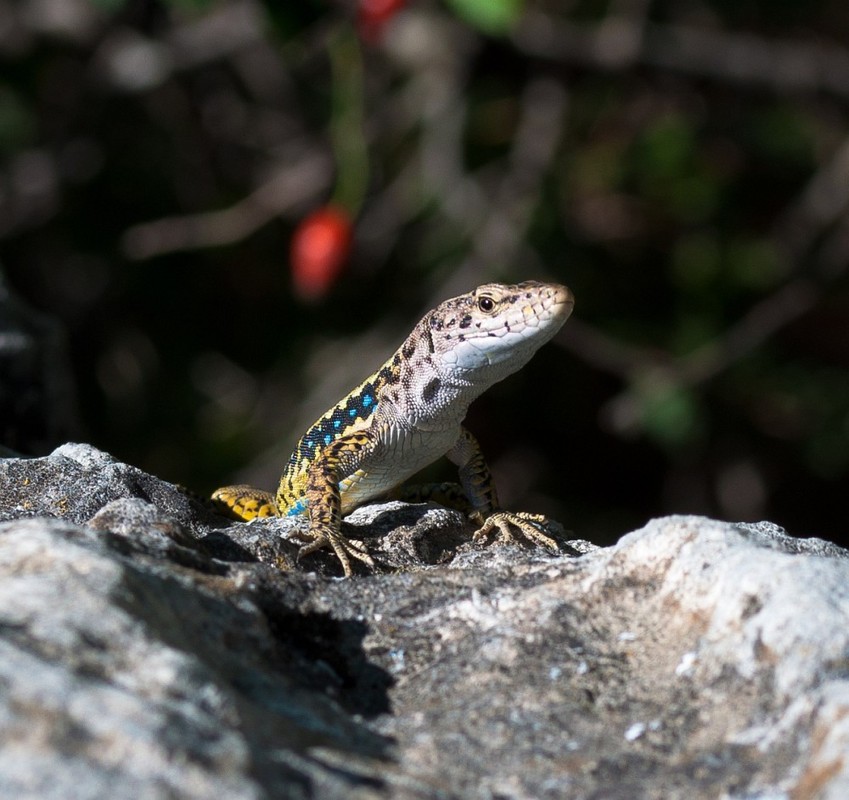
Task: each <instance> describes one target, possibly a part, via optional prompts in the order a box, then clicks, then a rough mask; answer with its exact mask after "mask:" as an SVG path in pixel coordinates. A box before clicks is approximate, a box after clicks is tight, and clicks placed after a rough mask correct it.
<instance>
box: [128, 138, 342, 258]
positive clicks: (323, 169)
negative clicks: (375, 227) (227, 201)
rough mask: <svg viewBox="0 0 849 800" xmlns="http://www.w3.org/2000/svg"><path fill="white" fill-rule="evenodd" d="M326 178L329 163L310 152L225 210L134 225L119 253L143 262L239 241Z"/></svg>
mask: <svg viewBox="0 0 849 800" xmlns="http://www.w3.org/2000/svg"><path fill="white" fill-rule="evenodd" d="M331 174H332V163H331V160H330V158H329V157H328V156H327V155H324V154H318V153H313V154H311V155H309V156H306V157H303V158H301V159H300V160H298V161H297V163H295V164H292V165H289V164H287V165H286V166H285V167H282V168H280V169H279V170H278V171H277V172H276V173H275V174H274V175H273V176H272V177H271V179H270V180H268V181H267V182H266V183H264V184H263V185H262V186H260V187H259V188H258V189H256V190H255V191H254V192H252V193H251V194H249V195H248V196H247V197H245V198H244V199H243V200H240V201H239V202H238V203H236V204H234V205H232V206H230V207H229V208H225V209H223V210H221V211H211V212H208V213H203V214H189V215H186V216H175V217H165V218H164V219H159V220H155V221H153V222H144V223H141V224H139V225H134V226H133V227H131V228H129V229H128V230H127V231H126V233H125V234H124V236H123V239H122V248H123V250H124V253H125V254H126V255H127V256H128V257H129V258H133V259H136V260H143V259H146V258H153V257H154V256H161V255H164V254H165V253H172V252H175V251H179V250H196V249H199V248H203V247H217V246H220V245H225V244H232V243H233V242H238V241H241V240H242V239H245V238H246V237H247V236H250V234H252V233H253V232H254V231H256V230H258V229H259V228H261V227H262V226H263V225H265V224H266V223H268V222H269V221H270V220H272V219H273V218H274V217H276V216H279V215H280V214H282V213H283V212H285V211H287V210H289V209H290V208H293V207H295V206H297V205H299V204H302V203H304V202H305V201H306V200H308V199H309V198H310V197H313V196H314V195H316V194H317V193H319V192H321V191H322V190H324V189H325V188H327V187H328V186H329V185H330V180H331Z"/></svg>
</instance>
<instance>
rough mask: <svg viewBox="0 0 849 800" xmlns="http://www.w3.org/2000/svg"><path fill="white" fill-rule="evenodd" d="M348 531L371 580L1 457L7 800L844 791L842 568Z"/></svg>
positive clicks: (142, 487)
mask: <svg viewBox="0 0 849 800" xmlns="http://www.w3.org/2000/svg"><path fill="white" fill-rule="evenodd" d="M347 524H348V528H347V529H346V530H347V532H348V534H349V535H352V536H354V537H355V538H361V539H363V540H364V541H366V542H367V544H368V546H369V549H370V551H371V552H372V553H374V555H375V558H376V561H377V562H378V566H379V568H378V570H377V572H376V573H375V574H372V575H366V574H364V573H363V574H361V575H358V576H357V577H355V578H352V579H347V580H344V579H338V578H336V577H333V576H334V575H338V573H339V570H338V565H337V564H336V563H335V562H334V559H333V558H332V556H330V555H325V554H322V553H319V554H315V555H312V556H309V557H308V558H305V559H304V560H303V561H300V562H299V561H297V558H296V556H297V550H298V543H297V541H295V540H294V539H293V534H294V533H295V532H296V530H297V528H296V525H295V524H293V523H292V522H291V521H288V520H285V519H284V520H271V521H264V522H260V523H253V524H250V525H242V524H233V523H230V522H228V521H226V520H223V519H221V518H218V517H217V516H216V515H214V514H212V513H210V512H209V511H208V510H206V509H205V508H204V507H203V505H202V504H200V503H197V502H196V501H194V500H192V499H191V498H190V497H188V496H187V495H186V494H185V493H184V492H181V491H179V490H178V489H177V488H176V487H174V486H171V485H169V484H167V483H165V482H163V481H160V480H158V479H156V478H154V477H152V476H150V475H146V474H144V473H143V472H141V471H139V470H137V469H135V468H133V467H130V466H128V465H125V464H121V463H120V462H117V461H115V460H114V459H113V458H111V457H110V456H108V455H106V454H104V453H101V452H99V451H97V450H95V449H94V448H91V447H88V446H85V445H65V446H63V447H61V448H59V449H58V450H56V451H55V452H54V453H53V454H52V455H51V456H49V457H46V458H41V459H14V458H10V459H0V571H2V579H0V654H2V655H0V683H1V684H2V692H0V741H2V747H0V796H2V797H15V798H19V797H20V798H24V797H32V798H106V797H109V798H166V797H168V798H171V797H189V798H193V797H198V798H206V797H216V796H217V797H228V798H243V797H244V798H254V797H255V798H279V797H295V798H297V797H321V798H337V797H338V798H343V797H344V798H377V797H399V798H407V797H409V798H455V797H456V798H467V797H468V798H548V797H550V798H622V799H623V800H625V799H626V798H627V799H629V800H631V799H633V798H740V800H742V799H743V798H764V799H765V800H766V798H770V799H772V798H787V799H788V800H803V799H805V798H828V800H842V799H843V798H846V797H849V761H848V760H849V624H847V623H849V558H847V556H849V553H847V552H846V551H844V550H841V549H840V548H838V547H836V546H834V545H832V544H829V543H827V542H823V541H819V540H814V539H798V538H794V537H791V536H788V535H787V534H786V533H785V532H783V531H782V530H781V529H779V528H777V527H776V526H773V525H770V524H769V523H759V524H757V525H746V524H736V525H735V524H730V523H724V522H716V521H712V520H708V519H703V518H695V517H672V518H665V519H659V520H653V521H652V522H650V523H649V524H648V525H646V527H645V528H643V529H641V530H639V531H635V532H633V533H630V534H628V535H626V536H624V537H623V538H622V539H621V541H620V542H619V543H618V544H617V545H615V546H614V547H610V548H604V549H599V548H593V547H592V546H591V545H589V544H588V543H587V542H583V541H580V540H574V541H571V542H565V541H564V543H563V553H562V554H559V555H552V554H550V553H547V552H545V551H542V550H538V549H534V548H531V547H524V546H520V545H517V544H510V543H501V542H494V543H492V544H490V545H489V546H486V547H483V546H476V545H472V544H471V543H470V542H469V538H470V537H469V534H470V532H471V528H469V526H468V525H467V524H466V523H465V521H464V520H463V519H462V517H461V516H460V515H458V514H456V513H455V512H451V511H447V510H445V509H440V508H437V507H433V506H416V505H412V506H411V505H405V504H402V503H384V504H376V505H372V506H369V507H367V508H364V509H361V510H359V511H358V512H356V513H355V514H353V515H351V517H349V519H348V522H347ZM590 538H591V537H590Z"/></svg>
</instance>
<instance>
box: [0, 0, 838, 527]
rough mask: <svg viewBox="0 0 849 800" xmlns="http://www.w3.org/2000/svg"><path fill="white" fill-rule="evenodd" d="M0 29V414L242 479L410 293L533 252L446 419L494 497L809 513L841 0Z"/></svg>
mask: <svg viewBox="0 0 849 800" xmlns="http://www.w3.org/2000/svg"><path fill="white" fill-rule="evenodd" d="M0 63H2V69H0V300H3V304H2V305H0V315H4V316H5V319H3V318H2V317H0V344H4V343H5V346H6V350H5V351H4V352H5V360H0V368H2V369H3V370H5V372H6V374H5V376H3V375H2V374H0V379H2V380H4V381H5V382H6V394H5V395H2V391H0V395H2V396H3V397H5V399H4V400H3V403H2V404H0V405H2V408H0V412H2V414H4V415H5V419H4V420H0V431H2V434H3V441H2V444H4V445H6V446H7V447H10V448H14V449H16V450H20V451H25V452H29V453H34V454H40V453H44V452H47V451H49V449H50V448H51V447H52V446H53V445H55V444H56V443H58V442H59V441H62V440H64V439H66V438H69V437H71V438H76V439H82V440H85V441H89V442H91V443H93V444H95V445H96V446H98V447H100V448H103V449H105V450H108V451H109V452H111V453H112V454H114V455H115V456H116V457H118V458H119V459H121V460H123V461H127V462H129V463H132V464H135V465H137V466H139V467H141V468H143V469H144V470H147V471H149V472H152V473H155V474H157V475H159V476H161V477H163V478H166V479H168V480H171V481H175V482H179V483H183V484H186V485H188V486H191V487H192V488H194V489H196V490H198V491H202V492H208V491H210V490H212V489H214V488H215V487H216V486H218V485H221V484H224V483H231V482H234V481H249V482H251V483H254V484H256V485H260V486H263V487H265V488H269V489H270V488H274V487H275V486H276V483H277V479H278V477H279V474H280V471H281V469H282V466H283V464H284V463H285V461H286V458H287V456H288V453H289V450H290V448H291V446H292V445H293V444H294V442H295V441H296V440H297V438H298V437H299V435H300V433H301V432H302V431H303V429H304V428H305V427H306V426H307V425H309V424H310V423H311V422H312V421H313V419H315V418H316V417H317V416H318V415H319V414H320V413H321V412H322V411H323V410H324V409H325V408H326V407H327V406H328V405H329V404H331V403H333V402H335V401H336V400H337V399H338V398H339V397H341V396H342V395H343V394H344V393H345V392H346V391H347V390H348V389H350V388H351V387H352V386H354V385H355V384H356V383H357V382H358V381H359V380H361V379H362V377H364V375H365V374H366V373H367V372H369V371H371V370H372V369H374V368H375V367H376V366H378V365H379V364H380V363H381V361H382V360H383V359H384V358H385V357H386V356H388V355H389V354H390V353H391V352H392V351H393V350H394V349H395V347H396V346H397V345H398V344H399V343H400V341H401V340H402V339H403V338H404V337H405V336H406V334H407V333H408V332H409V330H410V329H411V327H412V326H413V324H414V323H415V322H416V321H417V320H418V319H419V317H420V316H421V315H422V314H423V313H424V312H425V311H426V310H427V309H428V308H430V307H431V306H432V305H434V304H435V303H436V302H438V301H439V300H442V299H444V298H446V297H449V296H451V295H453V294H457V293H460V292H463V291H466V290H468V289H470V288H472V287H474V286H475V285H477V284H479V283H483V282H487V281H493V280H502V281H511V282H512V281H518V280H523V279H528V278H537V279H549V280H556V281H560V282H563V283H566V284H568V285H569V286H570V287H571V288H572V289H573V291H574V293H575V295H576V298H577V302H576V308H575V313H574V315H573V318H572V319H571V320H570V321H569V322H568V323H567V324H566V326H565V327H564V329H563V330H562V332H561V334H560V335H559V336H558V338H557V339H556V340H555V342H554V343H552V344H550V345H548V346H547V347H546V348H544V349H543V350H542V351H541V352H540V353H539V354H538V355H537V356H536V357H535V359H534V360H533V361H532V362H531V363H530V364H529V365H528V366H527V367H526V368H525V369H523V370H522V371H521V372H520V373H518V374H516V375H515V376H513V377H511V378H510V379H508V380H507V381H505V382H504V383H502V384H499V385H498V386H497V387H495V388H494V389H493V390H491V391H490V392H488V393H487V394H486V395H484V396H483V397H482V398H481V399H480V400H479V401H478V402H477V403H476V404H475V406H474V407H473V408H472V411H471V413H470V415H469V418H468V421H467V422H468V425H469V427H470V428H471V429H472V431H473V432H474V433H475V434H476V435H477V436H478V438H479V439H480V441H481V442H482V444H483V447H484V451H485V452H486V453H487V454H488V457H489V459H490V461H491V462H492V466H493V471H494V473H495V475H496V480H497V482H498V486H499V489H500V493H501V496H502V497H501V499H502V502H503V504H504V505H505V506H506V507H509V508H513V509H516V510H531V511H544V512H547V513H549V514H552V515H553V516H554V517H556V518H557V519H559V520H561V521H562V522H563V523H564V525H565V526H566V527H567V528H569V529H571V530H572V531H573V532H574V533H575V535H577V536H580V537H582V538H588V539H591V540H593V541H595V542H597V543H600V544H603V543H606V542H609V541H612V540H615V539H616V538H617V537H618V536H619V535H621V534H622V533H624V532H625V531H627V530H630V529H631V528H634V527H637V526H640V525H642V524H643V523H644V522H645V521H646V520H647V519H648V518H649V517H651V516H656V515H660V514H666V513H672V512H676V513H683V512H687V513H690V512H693V513H701V514H709V515H713V516H716V517H720V518H725V519H732V520H758V519H770V520H772V521H774V522H777V523H779V524H781V525H784V526H785V527H787V528H788V529H789V530H790V532H792V533H794V534H796V535H801V536H808V535H818V536H823V537H826V538H830V539H832V540H835V541H842V539H843V537H844V534H845V533H846V531H847V525H846V521H845V518H846V510H845V506H844V502H845V501H846V497H847V494H849V374H848V373H847V367H849V326H847V314H849V277H847V267H849V5H847V4H846V2H845V0H806V2H799V1H798V0H734V2H730V0H683V2H680V1H679V2H670V0H406V2H404V0H350V2H331V1H330V0H298V2H278V1H277V0H265V1H263V0H172V1H171V2H165V0H161V2H153V1H152V0H0ZM51 320H52V321H51ZM54 323H58V327H57V326H56V324H54ZM21 329H25V330H28V331H30V332H34V333H32V336H33V337H36V339H38V340H39V341H42V342H44V345H43V350H44V352H47V353H48V354H52V356H49V358H54V359H55V360H56V362H57V363H58V362H59V361H61V354H62V353H67V354H68V356H69V358H70V364H71V376H70V378H68V377H67V376H65V377H64V378H62V379H61V380H59V381H58V384H61V385H60V386H59V387H58V388H57V385H58V384H57V381H56V380H55V379H54V378H53V377H50V376H47V377H44V378H43V380H44V382H45V384H47V388H44V387H42V389H43V391H41V390H39V391H32V392H22V391H20V390H19V389H17V388H13V387H16V386H21V385H23V384H21V383H20V380H21V370H22V369H23V371H24V372H26V369H25V368H22V367H21V362H20V361H17V362H16V361H14V359H13V358H12V357H11V356H10V353H13V351H14V346H13V345H14V342H15V341H18V340H16V339H14V337H13V336H12V334H13V332H14V331H15V330H18V331H19V332H20V330H21ZM38 337H40V338H38ZM0 349H2V348H0ZM57 354H59V355H58V356H57ZM39 358H41V356H39ZM48 360H49V359H48ZM36 362H37V363H38V364H41V363H42V362H40V361H38V359H37V358H36V359H35V360H33V359H30V362H29V367H33V364H36ZM25 366H26V365H25ZM39 368H40V367H39ZM13 373H14V374H13ZM16 381H17V382H18V383H16ZM51 381H52V384H51ZM51 386H52V388H51ZM71 387H73V388H72V389H71ZM0 389H2V387H1V386H0ZM45 398H46V399H45ZM39 403H40V404H41V405H40V406H39ZM44 414H46V415H47V416H48V417H49V421H48V422H45V421H44V418H43V415H44ZM451 476H452V468H451V467H450V466H448V465H445V464H443V465H437V466H435V467H434V468H433V469H432V470H431V474H430V475H429V476H428V477H429V478H432V479H450V478H451Z"/></svg>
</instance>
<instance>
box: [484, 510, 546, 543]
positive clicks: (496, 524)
mask: <svg viewBox="0 0 849 800" xmlns="http://www.w3.org/2000/svg"><path fill="white" fill-rule="evenodd" d="M547 524H548V519H547V518H546V517H545V515H544V514H530V513H528V512H527V511H496V512H495V513H494V514H490V516H489V517H487V518H486V520H484V523H483V525H481V527H480V528H478V530H476V531H475V533H474V535H473V536H472V541H474V542H475V543H477V544H480V543H481V542H484V541H485V540H486V538H487V537H488V536H489V534H490V533H492V532H493V531H495V532H496V533H497V534H498V536H500V537H501V538H502V539H505V540H507V541H515V540H516V534H515V533H514V532H513V529H518V530H519V531H520V532H521V534H522V535H523V536H524V537H525V538H526V539H529V540H530V541H532V542H533V543H534V544H538V545H541V546H542V547H545V548H546V549H548V550H553V551H555V552H556V551H557V550H559V549H560V548H559V546H558V544H557V542H556V541H555V540H554V539H552V538H551V537H550V536H546V535H545V534H544V533H543V532H542V530H540V528H541V527H544V526H545V525H547Z"/></svg>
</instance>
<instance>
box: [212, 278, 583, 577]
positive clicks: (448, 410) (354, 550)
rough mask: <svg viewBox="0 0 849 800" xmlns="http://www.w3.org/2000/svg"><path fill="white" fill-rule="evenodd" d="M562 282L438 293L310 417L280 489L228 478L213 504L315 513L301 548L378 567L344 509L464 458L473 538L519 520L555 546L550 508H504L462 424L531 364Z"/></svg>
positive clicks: (559, 304)
mask: <svg viewBox="0 0 849 800" xmlns="http://www.w3.org/2000/svg"><path fill="white" fill-rule="evenodd" d="M573 305H574V299H573V297H572V293H571V292H570V291H569V289H567V288H566V287H565V286H561V285H559V284H546V283H537V282H536V281H526V282H524V283H519V284H517V285H514V286H507V285H504V284H498V283H488V284H485V285H483V286H479V287H478V288H477V289H475V290H474V291H472V292H469V293H467V294H463V295H460V296H459V297H454V298H451V299H450V300H446V301H445V302H443V303H440V304H439V305H438V306H437V307H436V308H435V309H433V311H430V312H429V313H428V314H426V315H425V317H424V318H423V319H422V320H421V321H420V322H419V323H418V325H416V327H415V328H413V331H412V333H410V335H409V336H408V337H407V339H406V341H404V343H403V344H402V345H401V347H399V348H398V350H397V351H396V352H395V353H394V355H393V356H392V357H391V358H390V359H389V360H388V361H386V363H385V364H383V366H382V367H380V369H378V370H377V371H376V372H374V373H373V374H371V375H369V377H368V378H366V379H365V380H364V381H363V382H362V383H361V384H360V385H359V386H357V387H356V388H355V389H354V390H353V391H352V392H350V393H349V394H348V395H347V396H345V397H344V398H343V399H342V400H340V401H339V402H338V403H337V404H336V405H334V406H333V407H332V408H330V409H329V410H328V411H327V412H326V413H325V414H323V415H322V416H321V417H320V418H319V419H318V420H316V422H315V423H314V424H313V425H311V426H310V428H309V429H308V430H307V432H306V433H305V434H304V435H303V436H302V437H301V439H300V441H299V442H298V444H297V445H296V446H295V450H294V452H293V453H292V455H291V457H290V458H289V463H288V464H287V465H286V469H285V470H284V472H283V476H282V477H281V479H280V485H279V486H278V488H277V494H276V496H272V495H271V493H270V492H265V491H262V490H259V489H254V488H252V487H250V486H225V487H223V488H221V489H218V490H217V491H215V492H214V493H213V495H212V499H213V502H214V503H215V504H216V506H217V507H218V508H220V509H221V510H222V511H224V512H225V513H227V514H228V515H230V516H232V517H235V518H236V519H240V520H245V521H249V520H252V519H255V518H258V517H270V516H294V515H301V514H308V515H309V521H310V524H309V533H308V534H306V535H305V536H306V538H307V539H308V542H309V543H308V544H307V545H305V546H304V547H303V548H302V549H301V553H300V554H301V555H302V556H303V555H306V554H307V553H311V552H314V551H315V550H318V549H319V548H322V547H332V548H333V550H334V552H335V553H336V555H337V556H338V558H339V561H340V562H341V563H342V568H343V570H344V572H345V575H351V573H352V571H351V561H350V559H351V558H355V559H357V560H359V561H362V562H364V563H366V564H368V565H369V566H373V562H372V559H371V557H370V556H369V555H368V553H367V552H366V549H365V547H364V545H363V544H362V543H361V542H357V541H352V540H349V539H347V538H346V537H345V536H343V535H342V534H341V532H340V527H341V520H342V516H343V515H344V514H347V513H348V512H350V511H352V510H353V509H354V508H356V507H357V506H359V505H362V504H363V503H364V502H366V501H367V500H370V499H372V498H374V497H378V496H380V495H383V494H386V493H387V492H388V491H389V490H391V489H393V488H395V487H396V486H399V485H400V484H401V483H403V482H404V481H405V480H406V479H407V478H409V477H410V476H411V475H413V474H414V473H416V472H418V471H419V470H420V469H422V468H423V467H425V466H427V465H428V464H430V463H432V462H433V461H435V460H436V459H437V458H439V457H441V456H443V455H447V456H448V458H449V459H450V460H451V461H453V462H454V463H455V464H456V465H457V466H458V467H459V475H460V483H461V485H462V488H463V491H464V493H465V495H466V497H467V498H468V501H469V504H470V506H471V510H472V514H471V516H472V518H473V519H475V520H476V521H477V522H479V523H480V524H481V527H480V529H479V530H478V531H477V532H476V533H475V539H476V540H479V539H482V538H485V537H486V536H487V535H488V534H489V533H491V532H493V531H499V532H501V533H502V534H503V535H507V536H509V535H511V531H512V529H514V528H515V529H517V530H518V531H520V532H521V533H522V534H523V535H524V536H526V537H527V538H529V539H531V540H532V541H534V542H537V543H539V544H542V545H544V546H546V547H550V548H553V549H556V548H557V545H556V542H555V541H554V540H553V539H551V538H550V537H548V536H546V535H545V534H544V533H543V532H542V530H540V527H539V526H540V525H542V524H544V522H545V518H544V517H542V516H540V515H535V514H527V513H512V512H508V511H502V510H500V509H499V507H498V498H497V495H496V491H495V486H494V485H493V482H492V478H491V476H490V473H489V468H488V467H487V465H486V461H485V460H484V458H483V455H482V453H481V450H480V447H479V445H478V443H477V440H476V439H475V438H474V436H472V434H471V433H469V431H468V430H466V429H465V428H464V427H463V426H462V424H461V423H462V421H463V419H464V417H465V416H466V412H467V410H468V408H469V405H470V404H471V402H472V401H473V400H475V398H477V397H478V396H479V395H480V394H482V393H483V392H484V391H486V390H487V389H488V388H489V387H490V386H492V385H493V384H494V383H497V382H498V381H500V380H502V379H503V378H505V377H507V375H510V374H511V373H513V372H516V370H518V369H520V368H521V367H522V366H524V365H525V364H526V363H527V362H528V361H529V360H530V358H531V357H532V356H533V354H534V353H535V352H536V351H537V350H538V349H539V348H540V347H541V346H542V345H543V344H545V343H546V342H547V341H549V339H551V338H552V336H554V334H555V333H557V331H558V330H559V329H560V327H561V326H562V325H563V323H564V322H565V321H566V320H567V319H568V317H569V315H570V314H571V313H572V308H573Z"/></svg>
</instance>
